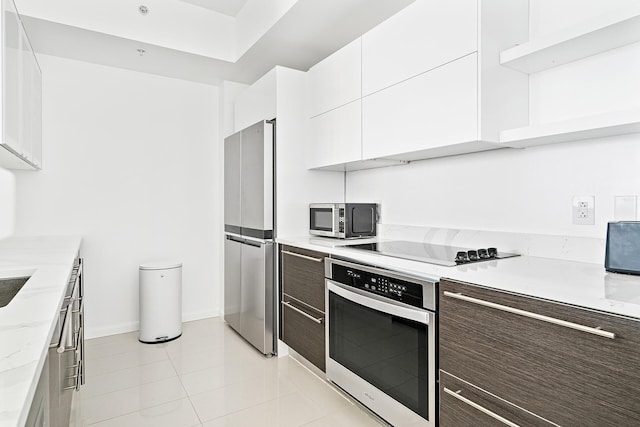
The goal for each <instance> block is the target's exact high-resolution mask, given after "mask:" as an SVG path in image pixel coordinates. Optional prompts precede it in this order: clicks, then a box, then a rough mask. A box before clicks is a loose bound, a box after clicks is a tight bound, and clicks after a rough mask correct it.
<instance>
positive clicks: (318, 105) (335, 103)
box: [309, 38, 362, 117]
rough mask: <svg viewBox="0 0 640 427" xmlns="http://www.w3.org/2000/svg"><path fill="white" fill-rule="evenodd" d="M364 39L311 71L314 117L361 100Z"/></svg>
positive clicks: (311, 104)
mask: <svg viewBox="0 0 640 427" xmlns="http://www.w3.org/2000/svg"><path fill="white" fill-rule="evenodd" d="M360 70H361V40H360V38H358V39H356V40H354V41H353V42H351V43H349V44H348V45H346V46H345V47H343V48H342V49H340V50H338V51H337V52H335V53H334V54H332V55H331V56H329V57H328V58H326V59H324V60H323V61H321V62H319V63H318V64H317V65H315V66H314V67H313V68H311V69H310V70H309V85H310V86H309V95H310V115H311V117H314V116H317V115H318V114H322V113H325V112H327V111H329V110H331V109H334V108H337V107H340V106H342V105H345V104H348V103H349V102H352V101H355V100H356V99H360V97H361V94H362V91H361V72H360Z"/></svg>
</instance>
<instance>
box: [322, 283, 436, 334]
mask: <svg viewBox="0 0 640 427" xmlns="http://www.w3.org/2000/svg"><path fill="white" fill-rule="evenodd" d="M326 284H327V290H328V291H329V292H333V293H335V294H337V295H340V296H341V297H343V298H345V299H348V300H349V301H351V302H354V303H356V304H360V305H362V306H364V307H368V308H371V309H373V310H376V311H380V312H383V313H386V314H389V315H391V316H397V317H402V318H404V319H409V320H414V321H416V322H419V323H422V324H424V325H428V324H429V312H428V311H426V310H420V309H414V308H409V307H405V306H401V305H397V304H392V303H389V302H386V301H382V300H381V299H380V298H379V297H377V296H376V295H375V294H371V293H368V292H364V291H358V290H357V289H353V288H346V287H345V286H343V285H341V284H340V283H337V282H334V281H333V280H329V279H326Z"/></svg>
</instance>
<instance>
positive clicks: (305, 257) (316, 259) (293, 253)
mask: <svg viewBox="0 0 640 427" xmlns="http://www.w3.org/2000/svg"><path fill="white" fill-rule="evenodd" d="M282 253H283V254H287V255H293V256H297V257H298V258H304V259H307V260H309V261H315V262H322V261H324V258H314V257H312V256H307V255H302V254H297V253H295V252H289V251H282Z"/></svg>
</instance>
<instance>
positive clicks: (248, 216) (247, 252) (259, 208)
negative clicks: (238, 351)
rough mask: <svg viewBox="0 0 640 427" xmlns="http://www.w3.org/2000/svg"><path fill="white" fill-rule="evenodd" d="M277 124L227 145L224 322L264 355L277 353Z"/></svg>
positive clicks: (256, 128)
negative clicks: (275, 201) (275, 176)
mask: <svg viewBox="0 0 640 427" xmlns="http://www.w3.org/2000/svg"><path fill="white" fill-rule="evenodd" d="M274 135H275V120H264V121H260V122H258V123H256V124H254V125H252V126H249V127H248V128H246V129H243V130H242V131H240V132H237V133H235V134H233V135H231V136H229V137H227V138H225V141H224V153H225V154H224V182H225V184H224V222H225V243H224V258H225V260H224V269H225V270H224V271H225V272H224V278H225V280H224V282H225V283H224V319H225V321H226V322H227V323H228V324H229V326H231V327H232V328H233V329H234V330H236V331H237V332H238V333H239V334H240V335H242V337H243V338H245V339H246V340H247V341H248V342H249V343H251V344H252V345H253V346H254V347H256V348H257V349H258V350H260V351H261V352H262V353H264V354H267V355H269V354H272V353H274V349H275V339H276V335H275V333H274V331H275V306H276V295H275V291H274V286H275V278H274V271H275V266H274V262H275V261H274V241H273V238H274V237H275V233H274V191H273V185H274V156H273V153H274V142H275V138H274Z"/></svg>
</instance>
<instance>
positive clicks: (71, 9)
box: [16, 0, 414, 85]
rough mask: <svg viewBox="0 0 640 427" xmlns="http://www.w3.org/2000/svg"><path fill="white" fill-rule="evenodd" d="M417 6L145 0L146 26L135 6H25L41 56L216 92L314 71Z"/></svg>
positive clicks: (401, 2) (34, 0)
mask: <svg viewBox="0 0 640 427" xmlns="http://www.w3.org/2000/svg"><path fill="white" fill-rule="evenodd" d="M413 1H414V0H322V1H318V0H171V1H169V2H167V1H159V0H145V2H144V4H145V5H147V6H148V7H149V13H148V15H147V16H141V14H140V13H139V12H138V10H137V8H138V4H135V5H134V6H135V7H133V8H132V7H131V2H130V1H129V0H109V1H104V2H102V3H99V8H102V9H99V10H98V9H96V8H97V6H98V4H96V3H93V2H92V3H91V5H89V4H87V3H86V1H85V0H61V1H60V2H55V7H54V5H52V4H51V3H50V2H49V1H45V0H29V1H26V0H16V3H17V4H18V8H19V11H20V13H21V15H22V18H23V22H24V25H25V27H26V29H27V34H28V35H29V39H30V41H31V44H32V45H33V47H34V50H35V51H36V53H43V54H48V55H54V56H60V57H66V58H71V59H76V60H81V61H87V62H93V63H98V64H102V65H107V66H113V67H119V68H125V69H130V70H136V71H141V72H145V73H151V74H157V75H163V76H168V77H174V78H180V79H184V80H191V81H196V82H200V83H206V84H213V85H217V84H220V82H221V81H222V80H230V81H235V82H240V83H246V84H251V83H253V82H254V81H256V80H257V79H258V78H260V77H261V76H262V75H264V74H265V73H266V72H268V71H269V70H270V69H272V68H273V67H274V66H276V65H281V66H285V67H290V68H294V69H298V70H303V71H306V70H308V69H309V68H310V67H312V66H313V65H315V64H316V63H318V62H319V61H321V60H322V59H324V58H326V57H327V56H329V55H330V54H331V53H333V52H335V51H336V50H338V49H339V48H341V47H342V46H344V45H346V44H347V43H349V42H351V41H352V40H354V39H356V38H357V37H359V36H360V35H362V34H363V33H365V32H366V31H368V30H369V29H371V28H373V27H374V26H376V25H377V24H378V23H380V22H382V21H384V20H385V19H387V18H388V17H389V16H391V15H393V14H395V13H397V12H398V11H399V10H401V9H403V8H404V7H406V6H407V5H408V4H410V3H412V2H413ZM22 3H24V8H23V10H21V4H22ZM196 3H198V6H200V4H201V3H202V4H206V9H205V8H201V7H193V5H195V4H196ZM243 5H244V9H243V10H242V13H240V16H237V15H236V16H237V17H236V18H232V17H230V16H232V14H233V13H236V14H237V9H238V8H242V7H243ZM276 6H277V7H276ZM65 7H66V9H65ZM213 8H218V9H221V10H220V11H218V10H216V11H213ZM252 8H253V9H252ZM222 10H224V12H222ZM83 14H84V15H83ZM102 17H107V18H102ZM239 38H242V40H240V41H238V39H239ZM240 45H241V46H240ZM140 50H142V51H143V53H142V55H141V54H140V53H139V51H140Z"/></svg>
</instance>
